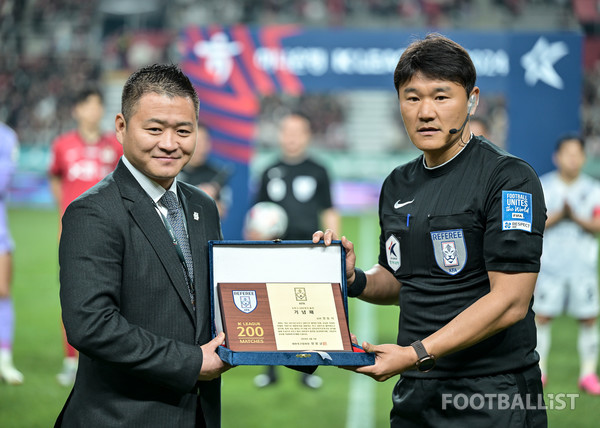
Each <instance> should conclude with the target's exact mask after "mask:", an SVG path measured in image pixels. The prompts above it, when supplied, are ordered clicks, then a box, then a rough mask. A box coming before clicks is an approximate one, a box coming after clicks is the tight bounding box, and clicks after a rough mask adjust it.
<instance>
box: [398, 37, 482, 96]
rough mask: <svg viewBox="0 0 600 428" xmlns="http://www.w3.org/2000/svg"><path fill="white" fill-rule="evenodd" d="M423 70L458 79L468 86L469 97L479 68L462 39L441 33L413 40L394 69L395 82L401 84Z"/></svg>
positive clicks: (429, 74) (433, 76) (441, 77)
mask: <svg viewBox="0 0 600 428" xmlns="http://www.w3.org/2000/svg"><path fill="white" fill-rule="evenodd" d="M418 73H421V74H423V76H425V77H427V78H428V79H438V80H445V81H449V82H454V83H457V84H459V85H461V86H462V87H463V88H465V91H466V92H467V97H468V96H469V94H470V93H471V91H472V90H473V88H474V87H475V81H476V80H477V71H476V70H475V65H474V64H473V61H472V60H471V57H470V56H469V53H468V52H467V51H466V49H465V48H463V47H462V46H461V45H459V44H458V43H456V42H454V41H452V40H450V39H449V38H447V37H444V36H442V35H441V34H438V33H430V34H428V35H427V36H426V37H425V38H424V39H421V40H417V41H415V42H413V43H411V44H410V45H409V46H408V47H407V48H406V50H405V51H404V53H402V56H401V57H400V60H399V61H398V65H397V66H396V70H395V71H394V86H395V87H396V92H398V95H399V94H400V93H399V91H400V87H401V86H402V85H404V84H405V83H406V82H408V81H409V80H410V79H412V78H413V77H414V76H415V75H416V74H418Z"/></svg>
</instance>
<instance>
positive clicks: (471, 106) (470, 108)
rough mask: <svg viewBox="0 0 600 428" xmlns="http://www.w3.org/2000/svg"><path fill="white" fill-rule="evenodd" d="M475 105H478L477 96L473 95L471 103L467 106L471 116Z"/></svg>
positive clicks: (470, 98)
mask: <svg viewBox="0 0 600 428" xmlns="http://www.w3.org/2000/svg"><path fill="white" fill-rule="evenodd" d="M475 105H477V95H475V94H473V95H471V96H470V97H469V103H468V104H467V113H468V114H471V110H473V107H475Z"/></svg>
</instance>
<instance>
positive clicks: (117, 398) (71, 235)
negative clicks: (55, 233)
mask: <svg viewBox="0 0 600 428" xmlns="http://www.w3.org/2000/svg"><path fill="white" fill-rule="evenodd" d="M178 194H179V197H180V200H181V201H182V205H183V208H184V211H185V215H186V219H187V228H188V233H189V236H190V246H191V251H192V257H193V262H194V273H195V275H194V277H195V287H196V293H197V296H196V300H197V304H196V310H195V311H194V310H193V307H192V305H191V302H190V298H189V294H188V290H187V284H186V280H185V277H184V273H183V269H182V268H181V262H180V260H179V258H178V256H177V252H176V250H175V248H174V246H173V244H172V242H171V239H170V237H169V234H168V232H167V230H166V229H165V227H164V225H163V223H162V220H161V218H160V216H159V214H158V213H157V212H156V210H155V208H154V205H153V203H152V200H151V198H150V197H149V196H148V194H147V193H146V192H145V191H144V190H143V189H142V187H141V186H140V185H139V183H138V182H137V181H136V180H135V178H134V177H133V175H132V174H131V173H130V172H129V170H128V169H127V167H126V166H125V165H124V164H123V163H122V161H121V162H119V165H118V166H117V168H116V169H115V171H113V173H111V174H110V175H109V176H107V177H106V178H105V179H104V180H103V181H101V182H100V183H98V184H97V185H96V186H94V187H93V188H92V189H90V190H89V191H88V192H86V193H85V194H84V195H82V196H81V197H79V198H78V199H76V200H75V201H74V202H73V203H71V205H70V206H69V207H68V208H67V210H66V212H65V214H64V216H63V220H62V222H63V223H62V224H63V228H62V235H61V240H60V250H59V262H60V299H61V305H62V316H63V321H64V325H65V329H66V332H67V337H68V340H69V342H70V343H71V344H72V345H73V346H74V347H75V348H77V349H78V350H79V351H80V357H79V368H78V372H77V378H76V381H75V385H74V387H73V391H72V392H71V395H70V397H69V399H68V400H67V403H66V404H65V407H64V408H63V411H62V413H61V416H60V417H59V420H58V421H57V425H60V424H62V426H65V427H81V426H85V427H88V428H91V427H109V426H110V427H117V426H119V427H120V426H122V427H161V428H162V427H167V426H173V427H175V426H176V427H193V426H202V425H203V421H202V419H204V422H205V423H206V425H207V426H209V427H217V426H219V425H220V379H215V380H213V381H207V382H197V377H198V374H199V372H200V367H201V366H202V351H201V349H200V345H202V344H204V343H206V342H208V341H209V340H210V339H211V333H210V314H211V310H210V299H209V296H210V295H209V267H208V240H210V239H222V234H221V228H220V221H219V215H218V212H217V207H216V205H215V203H214V201H213V200H212V199H211V198H210V197H208V196H207V195H206V194H205V193H203V192H202V191H200V190H198V189H197V188H195V187H193V186H190V185H188V184H185V183H183V182H178ZM198 406H200V407H198ZM197 414H198V421H197V420H196V418H197Z"/></svg>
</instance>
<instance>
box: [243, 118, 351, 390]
mask: <svg viewBox="0 0 600 428" xmlns="http://www.w3.org/2000/svg"><path fill="white" fill-rule="evenodd" d="M311 138H312V130H311V123H310V120H309V118H308V117H307V116H306V115H304V114H302V113H300V112H292V113H290V114H288V115H286V116H284V117H283V119H282V120H281V122H280V124H279V134H278V139H279V147H280V150H281V153H280V157H279V159H278V160H277V161H276V162H275V163H274V164H272V165H270V166H269V167H267V168H266V169H265V171H264V172H263V174H262V177H261V181H260V186H259V190H258V194H257V197H256V202H273V203H275V204H278V205H280V206H281V207H282V208H283V209H284V210H285V212H286V214H287V220H288V221H287V228H286V231H285V233H284V234H283V236H281V237H280V238H282V239H286V240H304V239H307V237H310V236H311V235H312V233H313V232H314V231H315V230H317V229H318V228H320V227H323V228H326V229H331V230H334V231H339V230H340V215H339V213H338V211H337V210H336V209H335V208H334V206H333V203H332V199H331V182H330V180H329V175H328V173H327V170H326V169H325V168H324V167H323V166H322V165H320V164H319V163H317V162H316V161H315V160H313V159H312V158H311V157H310V155H309V153H308V148H309V146H310V142H311ZM301 381H302V383H303V384H304V385H306V386H308V387H309V388H313V389H316V388H319V387H321V385H322V383H323V381H322V379H321V378H320V377H319V376H317V375H313V374H307V373H303V374H302V378H301ZM275 382H277V373H276V371H275V367H274V366H269V367H268V370H267V372H266V373H264V374H260V375H258V376H256V377H255V378H254V383H255V385H256V386H258V387H265V386H267V385H270V384H273V383H275Z"/></svg>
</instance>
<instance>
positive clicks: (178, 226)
mask: <svg viewBox="0 0 600 428" xmlns="http://www.w3.org/2000/svg"><path fill="white" fill-rule="evenodd" d="M160 203H161V204H162V205H163V206H164V207H165V208H167V210H168V214H167V220H168V221H169V223H170V225H171V228H172V229H173V233H174V234H175V239H177V243H178V244H179V248H181V253H182V254H183V258H184V260H185V266H184V265H183V263H182V267H183V272H184V275H185V278H186V280H187V283H188V291H189V293H190V299H191V300H192V304H193V305H194V304H195V301H196V298H195V293H194V264H193V262H192V252H191V251H190V241H189V239H188V236H187V233H186V231H185V226H184V224H183V222H184V217H183V210H182V209H181V207H180V206H179V202H178V201H177V198H176V196H175V193H173V192H171V191H167V192H165V194H164V195H163V196H162V197H161V198H160ZM186 266H187V270H186ZM188 274H189V276H188Z"/></svg>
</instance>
